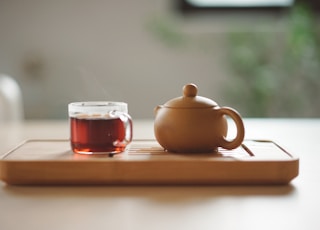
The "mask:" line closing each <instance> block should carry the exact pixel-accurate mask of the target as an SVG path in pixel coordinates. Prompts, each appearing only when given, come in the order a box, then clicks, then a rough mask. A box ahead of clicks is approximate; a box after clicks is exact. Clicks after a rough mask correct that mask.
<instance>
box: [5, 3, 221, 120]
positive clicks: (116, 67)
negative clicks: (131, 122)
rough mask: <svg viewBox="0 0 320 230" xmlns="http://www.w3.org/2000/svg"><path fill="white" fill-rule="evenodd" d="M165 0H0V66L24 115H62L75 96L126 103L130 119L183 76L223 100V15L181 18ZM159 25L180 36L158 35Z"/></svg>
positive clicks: (161, 99) (178, 85)
mask: <svg viewBox="0 0 320 230" xmlns="http://www.w3.org/2000/svg"><path fill="white" fill-rule="evenodd" d="M170 2H171V1H169V0H167V1H160V0H135V1H131V0H126V1H116V0H90V1H87V0H26V1H23V0H20V1H19V0H1V1H0V72H1V73H5V74H8V75H11V76H12V77H14V78H15V79H16V80H17V81H18V83H19V84H20V86H21V88H22V93H23V97H24V104H25V113H26V118H41V119H48V118H53V119H55V118H66V117H67V104H68V103H69V102H71V101H80V100H118V101H126V102H128V103H129V111H130V113H131V115H132V116H133V117H134V118H152V117H153V108H154V107H155V106H156V105H158V104H162V103H165V102H166V101H167V100H169V99H171V98H172V97H177V96H180V95H181V89H182V86H183V85H184V84H186V83H188V82H194V83H196V84H198V86H199V94H201V95H202V96H206V97H210V98H212V99H214V100H215V101H217V102H218V103H219V104H220V105H224V101H223V98H222V96H221V90H223V89H222V87H221V85H222V84H223V79H224V78H225V76H226V74H227V73H226V71H225V65H224V63H223V57H224V53H223V48H222V46H223V36H222V35H221V33H216V31H214V30H215V29H216V30H217V31H219V30H220V29H221V27H220V25H221V24H222V20H220V19H217V20H215V21H212V20H211V19H209V20H206V23H203V22H197V21H192V20H188V19H184V18H181V17H179V16H178V15H175V14H174V13H173V12H172V10H171V4H170ZM159 24H160V30H161V25H163V24H164V25H165V26H168V27H170V26H171V27H173V31H175V30H177V35H178V38H179V33H180V32H181V31H182V32H183V34H184V36H186V42H185V43H183V44H182V45H179V44H174V43H171V42H172V41H170V39H169V41H168V42H166V40H163V39H161V31H160V35H158V36H157V32H154V31H155V30H157V29H159ZM208 29H209V30H211V32H210V33H208V31H207V30H208ZM212 31H213V33H212ZM162 32H163V31H162ZM164 32H165V31H164ZM171 32H172V31H171ZM209 35H210V36H209ZM184 38H185V37H183V36H182V37H180V39H182V41H184ZM173 42H174V41H173Z"/></svg>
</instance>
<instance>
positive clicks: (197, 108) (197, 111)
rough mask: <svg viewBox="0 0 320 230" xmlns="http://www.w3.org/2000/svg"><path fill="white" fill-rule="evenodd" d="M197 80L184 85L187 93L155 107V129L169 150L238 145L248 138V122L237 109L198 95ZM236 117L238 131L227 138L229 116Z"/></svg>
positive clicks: (192, 150) (205, 149) (156, 135)
mask: <svg viewBox="0 0 320 230" xmlns="http://www.w3.org/2000/svg"><path fill="white" fill-rule="evenodd" d="M197 92H198V88H197V86H196V85H194V84H188V85H185V86H184V87H183V96H182V97H177V98H174V99H172V100H170V101H168V102H167V103H165V104H164V105H159V106H157V107H156V108H155V121H154V133H155V137H156V139H157V141H158V142H159V144H160V145H161V146H162V147H163V148H164V149H165V150H167V151H169V152H180V153H181V152H185V153H189V152H193V153H200V152H213V151H215V150H216V149H217V148H218V147H222V148H225V149H234V148H237V147H238V146H240V145H241V143H242V141H243V139H244V125H243V121H242V119H241V116H240V115H239V113H238V112H237V111H235V110H234V109H232V108H229V107H219V106H218V105H217V103H215V102H214V101H212V100H210V99H208V98H205V97H201V96H197ZM225 116H228V117H230V118H232V119H233V120H234V122H235V124H236V127H237V135H236V137H235V138H234V139H233V140H227V139H226V135H227V129H228V126H227V120H226V118H225Z"/></svg>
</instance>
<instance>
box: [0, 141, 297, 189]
mask: <svg viewBox="0 0 320 230" xmlns="http://www.w3.org/2000/svg"><path fill="white" fill-rule="evenodd" d="M298 171H299V159H298V158H296V157H294V156H292V155H291V154H289V153H288V152H287V151H285V150H284V149H283V148H281V147H280V146H279V145H277V144H275V143H274V142H272V141H259V140H246V141H244V142H243V144H242V146H241V147H239V148H237V149H235V150H231V151H230V150H229V151H227V150H223V149H219V151H218V152H215V153H197V154H177V153H168V152H166V151H163V149H162V148H161V147H160V145H159V144H158V143H157V142H156V141H154V140H136V141H133V142H132V143H131V144H130V146H129V148H128V150H127V151H126V152H124V153H122V154H118V155H114V156H113V157H110V156H107V155H82V154H74V153H72V151H71V150H70V145H69V141H68V140H28V141H26V142H24V143H22V144H21V145H19V146H18V147H16V148H15V149H13V150H12V151H10V152H8V153H7V154H6V155H5V156H4V157H3V158H2V159H1V160H0V179H1V180H3V181H4V182H6V183H7V184H15V185H53V184H55V185H62V184H67V185H73V184H78V185H96V184H103V185H111V184H112V185H130V184H131V185H142V184H143V185H146V184H153V185H159V184H160V185H196V184H197V185H215V184H287V183H289V182H290V181H291V180H292V179H293V178H295V177H296V176H298Z"/></svg>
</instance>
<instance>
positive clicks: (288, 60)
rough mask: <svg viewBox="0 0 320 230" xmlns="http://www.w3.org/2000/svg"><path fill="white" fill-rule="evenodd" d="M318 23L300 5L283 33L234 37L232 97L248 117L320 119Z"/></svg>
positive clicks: (229, 94)
mask: <svg viewBox="0 0 320 230" xmlns="http://www.w3.org/2000/svg"><path fill="white" fill-rule="evenodd" d="M315 22H316V19H315V18H314V16H313V14H312V12H311V11H310V10H309V9H308V8H306V7H303V6H297V7H294V8H293V9H292V11H291V13H290V15H289V26H288V28H287V30H284V31H283V32H278V33H277V32H276V33H274V32H272V33H271V32H254V31H251V32H238V33H230V34H229V40H228V41H229V55H228V58H229V63H230V70H231V72H232V79H230V80H229V82H230V83H229V84H228V85H227V89H226V98H227V100H228V101H229V102H230V103H231V104H233V105H234V106H236V107H238V108H240V111H242V114H243V115H244V116H252V117H268V116H283V117H284V116H286V117H316V116H319V115H320V107H319V106H318V100H319V98H320V52H319V51H320V42H319V34H317V27H316V23H315Z"/></svg>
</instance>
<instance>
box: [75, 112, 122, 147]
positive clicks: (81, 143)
mask: <svg viewBox="0 0 320 230" xmlns="http://www.w3.org/2000/svg"><path fill="white" fill-rule="evenodd" d="M70 126H71V127H70V128H71V147H72V150H73V151H74V152H76V153H98V152H110V153H119V152H123V151H124V150H125V148H126V145H121V142H122V141H123V140H124V139H125V135H126V130H125V127H124V125H123V122H122V121H121V119H120V118H102V117H100V118H90V117H87V118H77V117H70Z"/></svg>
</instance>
